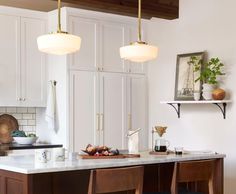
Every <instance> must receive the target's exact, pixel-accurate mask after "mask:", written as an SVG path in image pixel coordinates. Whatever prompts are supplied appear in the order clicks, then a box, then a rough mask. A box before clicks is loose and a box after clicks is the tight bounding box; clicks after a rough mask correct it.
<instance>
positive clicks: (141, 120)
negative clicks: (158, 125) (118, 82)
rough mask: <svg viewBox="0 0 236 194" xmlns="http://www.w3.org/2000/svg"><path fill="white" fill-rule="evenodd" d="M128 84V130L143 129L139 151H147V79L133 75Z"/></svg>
mask: <svg viewBox="0 0 236 194" xmlns="http://www.w3.org/2000/svg"><path fill="white" fill-rule="evenodd" d="M127 83H128V86H127V91H128V92H127V96H128V106H127V107H128V115H127V120H128V121H127V125H128V126H127V128H128V129H137V128H141V129H142V130H141V132H140V133H139V134H140V135H139V149H140V150H146V149H148V128H147V88H146V77H145V76H138V75H131V76H130V77H129V78H128V81H127Z"/></svg>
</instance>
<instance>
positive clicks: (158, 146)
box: [154, 138, 170, 152]
mask: <svg viewBox="0 0 236 194" xmlns="http://www.w3.org/2000/svg"><path fill="white" fill-rule="evenodd" d="M169 146H170V142H169V141H168V140H166V139H164V138H158V139H156V140H155V147H154V150H155V151H156V152H166V151H167V148H168V147H169Z"/></svg>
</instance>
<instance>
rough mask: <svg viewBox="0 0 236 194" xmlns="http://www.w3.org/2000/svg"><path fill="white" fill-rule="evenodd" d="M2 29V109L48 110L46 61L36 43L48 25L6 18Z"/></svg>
mask: <svg viewBox="0 0 236 194" xmlns="http://www.w3.org/2000/svg"><path fill="white" fill-rule="evenodd" d="M0 25H1V26H4V27H3V28H2V29H1V32H0V41H1V45H0V51H1V55H0V71H1V76H0V90H1V91H2V92H1V93H2V95H1V96H0V106H34V107H37V106H45V104H46V102H45V101H46V88H45V86H46V83H45V81H46V77H45V76H46V69H45V68H46V61H45V55H44V54H42V53H41V52H39V51H38V48H37V42H36V40H37V37H38V36H39V35H41V34H43V33H45V31H46V29H45V28H46V22H45V21H44V20H40V19H31V18H24V17H20V16H10V15H4V14H2V15H0Z"/></svg>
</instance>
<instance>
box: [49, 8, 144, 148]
mask: <svg viewBox="0 0 236 194" xmlns="http://www.w3.org/2000/svg"><path fill="white" fill-rule="evenodd" d="M62 15H63V18H64V20H63V22H62V23H63V24H64V28H63V29H67V30H68V31H69V32H70V33H72V34H75V35H79V36H80V37H81V39H82V44H81V49H80V51H79V52H77V53H75V54H71V55H68V56H67V57H64V58H61V60H60V62H61V61H65V62H66V66H65V68H66V71H67V76H68V77H67V82H68V84H67V85H66V86H65V87H64V91H68V94H69V95H68V97H67V104H65V107H64V110H60V111H59V112H63V111H67V112H68V117H67V118H68V120H67V121H68V122H67V123H66V125H65V126H67V127H68V129H69V130H68V133H67V142H68V144H67V145H68V147H69V148H70V150H73V151H77V152H80V151H81V149H84V148H85V146H86V145H87V144H88V143H91V144H94V145H107V146H109V147H112V148H118V149H126V148H127V141H128V139H127V137H126V135H127V132H128V130H129V128H131V127H132V129H135V128H138V127H140V128H143V132H142V134H141V135H140V148H141V149H147V139H148V134H147V133H148V132H147V131H148V129H147V120H146V115H147V111H146V108H147V106H146V105H147V104H146V100H147V98H146V94H147V92H146V76H145V69H144V68H143V65H139V66H137V67H135V68H133V67H134V64H132V63H129V62H127V61H123V60H122V59H121V58H120V56H119V48H120V47H121V46H124V45H127V44H129V42H130V41H131V39H132V38H133V37H132V34H134V33H133V29H134V28H135V26H136V20H135V19H132V18H128V17H122V16H116V15H110V14H104V13H98V12H92V11H85V10H78V9H72V8H63V10H62ZM108 16H109V17H108ZM52 17H54V16H53V13H52ZM107 18H109V20H108V19H107ZM135 36H136V34H135ZM52 61H54V60H53V59H52ZM63 66H64V64H63ZM54 70H55V68H54ZM54 73H55V71H54ZM52 77H53V76H52ZM56 78H57V79H59V82H60V77H58V76H57V77H56ZM59 82H58V83H59ZM139 85H140V87H139ZM58 95H59V94H58ZM131 123H132V124H131Z"/></svg>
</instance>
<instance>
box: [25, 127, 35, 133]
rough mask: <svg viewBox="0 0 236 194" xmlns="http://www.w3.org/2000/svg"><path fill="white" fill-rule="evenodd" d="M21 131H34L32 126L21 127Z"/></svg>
mask: <svg viewBox="0 0 236 194" xmlns="http://www.w3.org/2000/svg"><path fill="white" fill-rule="evenodd" d="M23 131H28V132H29V131H35V127H34V126H23Z"/></svg>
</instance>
